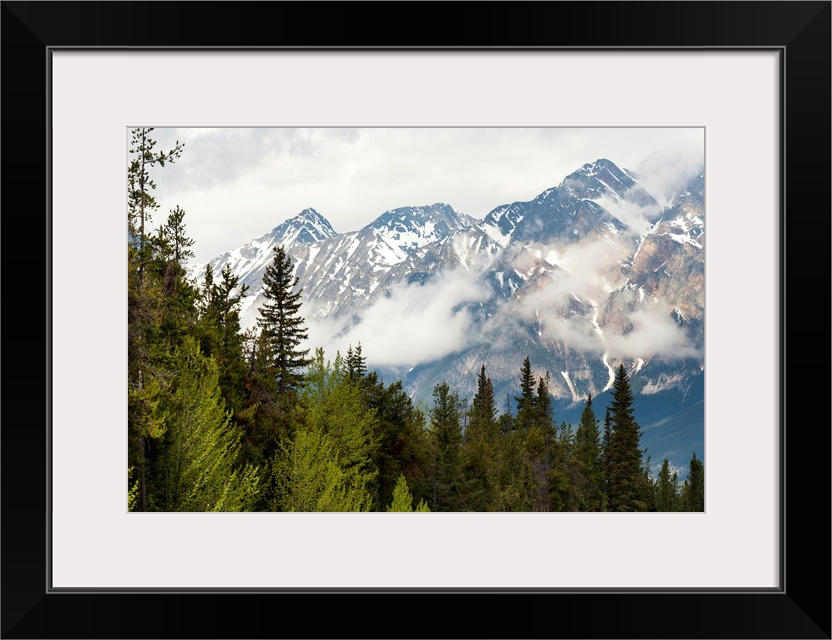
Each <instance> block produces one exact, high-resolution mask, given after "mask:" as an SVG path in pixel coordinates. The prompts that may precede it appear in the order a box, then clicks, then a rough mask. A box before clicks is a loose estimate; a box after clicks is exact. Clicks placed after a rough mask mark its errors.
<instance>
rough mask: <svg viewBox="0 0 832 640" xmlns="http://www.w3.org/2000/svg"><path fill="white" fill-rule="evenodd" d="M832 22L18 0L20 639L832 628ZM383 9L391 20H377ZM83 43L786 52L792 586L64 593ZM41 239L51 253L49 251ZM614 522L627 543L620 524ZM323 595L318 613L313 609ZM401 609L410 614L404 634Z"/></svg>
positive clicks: (11, 205)
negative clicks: (70, 109)
mask: <svg viewBox="0 0 832 640" xmlns="http://www.w3.org/2000/svg"><path fill="white" fill-rule="evenodd" d="M830 15H831V14H830V2H828V1H823V2H756V1H751V2H644V3H640V2H609V3H608V2H534V3H526V2H513V3H502V2H493V3H447V2H446V3H431V2H423V3H358V2H355V3H354V2H341V3H317V2H315V3H293V2H235V3H224V2H206V3H194V2H181V3H180V2H164V3H162V2H147V3H144V2H138V3H135V2H3V3H2V13H0V20H1V21H2V24H1V25H0V26H1V27H2V31H1V32H0V38H1V40H0V42H1V43H2V54H3V55H2V90H3V92H2V96H3V102H2V107H3V108H2V125H3V127H2V150H1V152H2V156H0V159H1V160H2V187H3V188H2V192H0V193H1V194H2V195H1V196H0V197H2V225H3V233H2V237H1V238H0V242H2V253H0V258H1V259H2V285H3V286H2V287H0V291H2V294H3V301H4V302H5V303H6V304H5V313H4V314H3V323H2V344H3V346H4V347H5V348H4V349H3V351H4V353H3V358H2V380H3V386H2V394H3V403H2V419H3V420H2V427H3V428H2V432H0V437H1V438H2V440H1V441H0V442H1V443H2V449H0V455H2V468H0V473H2V476H1V479H2V485H0V491H2V500H0V509H2V541H0V553H2V560H1V561H0V576H1V578H2V603H1V605H0V606H1V607H2V608H1V609H0V614H1V615H2V618H1V619H2V637H3V638H105V637H106V638H121V637H123V638H127V637H137V638H162V637H168V638H172V637H181V638H190V637H194V638H253V637H334V638H338V637H367V638H370V637H506V638H512V637H513V638H525V637H529V638H531V637H535V638H537V637H542V638H548V637H570V638H630V637H640V638H829V637H830V632H831V630H832V624H831V623H830V561H829V560H830V556H829V549H830V512H829V506H830V454H829V452H830V430H829V419H828V408H827V406H826V402H825V401H826V399H827V398H828V393H829V379H828V370H827V373H826V374H825V375H819V374H818V373H817V371H816V370H812V369H811V367H810V364H809V363H810V362H812V361H816V360H818V352H820V361H821V362H822V361H823V360H824V355H825V354H826V353H828V352H829V351H828V349H821V348H820V347H821V346H822V347H827V342H826V341H827V339H828V331H827V326H828V325H827V319H828V311H829V298H828V297H827V296H828V295H829V294H828V292H829V291H830V286H829V284H830V283H829V273H830V271H829V265H830V211H832V206H831V205H830V77H831V76H832V74H830ZM378 19H381V20H382V23H384V24H386V25H387V28H386V29H382V30H380V29H378V28H377V27H376V24H377V20H378ZM61 47H78V48H87V49H108V48H120V49H123V48H126V47H159V48H178V47H183V48H194V49H201V48H215V47H229V48H245V47H287V48H292V47H297V48H308V47H311V48H318V47H326V48H333V47H334V48H355V47H358V48H367V49H384V48H390V47H394V48H398V47H408V48H413V49H421V48H424V47H435V48H466V49H473V50H477V49H482V50H485V49H491V48H509V49H511V48H516V49H524V48H530V47H541V48H579V49H586V48H589V49H593V48H605V49H609V48H614V49H615V48H620V49H627V50H632V49H644V50H654V49H675V48H689V49H694V50H728V49H731V50H734V49H749V50H753V49H769V50H776V51H778V52H779V54H780V61H781V78H783V79H784V80H785V82H784V83H783V91H782V94H781V105H780V106H781V113H782V125H781V132H780V141H781V150H782V151H781V154H782V158H781V160H782V161H781V185H782V186H783V187H784V188H783V189H781V193H782V195H781V212H782V215H781V228H780V235H781V238H782V239H783V242H782V244H781V247H780V257H781V260H780V278H781V282H780V283H779V284H780V291H781V309H780V314H781V317H780V321H781V323H780V324H781V331H782V332H783V333H782V340H781V344H780V363H781V382H780V386H781V389H780V392H781V402H780V414H781V415H780V424H781V441H780V444H781V451H783V457H782V461H781V471H782V473H781V522H780V532H781V539H782V540H783V547H782V550H783V553H782V555H781V571H780V574H781V586H780V588H779V589H776V590H760V591H754V592H749V591H737V592H730V591H729V592H726V591H719V592H715V591H709V590H705V591H701V590H695V589H690V590H682V591H678V590H677V591H675V592H672V593H670V592H663V591H661V590H657V591H653V592H647V591H644V590H635V591H627V590H622V591H617V592H616V591H612V592H602V591H592V590H587V591H584V592H565V593H546V592H528V591H525V592H511V591H506V592H485V593H471V592H467V593H466V592H450V591H421V592H418V591H415V590H413V591H409V592H403V593H387V592H383V591H382V592H373V591H369V590H362V591H354V592H342V593H332V592H309V593H268V592H246V593H235V592H231V591H228V592H223V591H221V590H214V591H211V592H205V593H185V592H182V593H157V592H152V591H149V592H145V593H139V592H131V593H107V592H103V591H102V592H97V593H90V592H78V593H54V592H52V591H51V590H50V589H49V583H48V560H47V546H48V531H49V522H50V519H49V507H48V505H49V502H48V492H47V488H48V482H49V477H50V460H49V457H48V447H47V438H48V427H49V423H50V414H49V402H48V398H49V393H50V388H51V385H58V384H60V381H58V380H52V379H51V378H50V373H49V366H48V363H49V350H48V336H49V335H50V334H49V330H50V321H51V319H50V316H49V300H50V291H49V286H48V283H49V279H48V268H49V267H48V265H49V262H50V261H49V256H50V255H51V253H50V246H51V245H50V243H51V242H55V241H58V240H57V239H53V238H50V237H49V233H48V232H49V227H48V211H49V204H50V190H49V185H50V182H49V169H48V167H49V156H50V153H49V146H48V145H49V137H48V135H47V133H48V131H49V125H50V120H49V117H50V111H49V108H48V107H49V105H48V95H49V93H48V83H49V79H50V78H49V57H50V51H51V50H54V49H56V48H61ZM23 238H28V239H30V240H31V239H34V240H33V241H30V242H22V241H21V240H22V239H23ZM41 240H43V241H42V242H41ZM39 243H40V251H39V252H33V251H32V249H31V247H32V246H33V245H37V244H39ZM786 259H788V262H786ZM786 265H788V268H786ZM51 268H53V269H54V268H59V265H51ZM807 281H809V282H811V283H812V284H811V287H812V290H813V291H818V292H820V294H819V297H820V304H817V303H812V304H811V305H807V303H806V302H805V298H802V297H801V296H797V295H795V294H794V292H795V291H799V290H800V289H801V285H802V284H803V283H805V282H807ZM774 284H776V283H773V286H774ZM816 295H818V294H816ZM789 306H790V307H791V310H792V311H793V312H794V313H793V314H791V315H789V314H787V313H786V311H787V308H789ZM738 312H741V310H738ZM789 319H791V320H792V322H791V323H789V322H788V320H789ZM787 346H788V348H786V347H787ZM807 354H808V355H807ZM788 374H791V375H788ZM787 382H791V385H790V388H791V389H792V393H791V398H790V402H788V404H787V396H788V394H787V388H788V387H787ZM818 400H821V402H819V401H818ZM810 408H811V409H810ZM91 410H93V411H94V407H91ZM807 410H808V411H807ZM786 425H789V427H790V428H789V430H788V435H789V436H791V437H790V438H787V429H786ZM80 426H82V424H81V417H79V427H80ZM82 433H83V429H82V428H79V437H82V435H81V434H82ZM737 477H738V481H741V482H745V483H753V482H754V481H755V478H748V477H743V465H742V461H737ZM610 536H611V543H613V544H614V532H610ZM132 551H134V552H152V550H132ZM680 554H684V550H680ZM310 608H311V611H312V612H314V613H313V615H312V616H310V615H309V614H308V613H306V612H307V611H310ZM389 619H395V620H396V621H397V622H396V625H395V626H392V627H391V626H387V625H386V624H385V621H386V620H389Z"/></svg>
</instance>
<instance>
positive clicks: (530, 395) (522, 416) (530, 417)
mask: <svg viewBox="0 0 832 640" xmlns="http://www.w3.org/2000/svg"><path fill="white" fill-rule="evenodd" d="M534 388H535V379H534V375H533V374H532V365H531V362H530V361H529V357H528V356H526V359H525V360H523V367H522V368H521V369H520V395H519V396H514V400H515V402H517V416H516V417H515V423H516V425H517V429H519V430H520V431H525V430H526V429H528V428H529V427H531V426H532V425H533V424H534V423H535V421H536V418H537V416H536V414H535V393H534Z"/></svg>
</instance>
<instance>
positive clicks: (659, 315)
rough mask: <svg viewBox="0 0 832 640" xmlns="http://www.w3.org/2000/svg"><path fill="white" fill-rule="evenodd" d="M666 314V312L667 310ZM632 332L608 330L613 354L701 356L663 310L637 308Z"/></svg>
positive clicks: (649, 356)
mask: <svg viewBox="0 0 832 640" xmlns="http://www.w3.org/2000/svg"><path fill="white" fill-rule="evenodd" d="M665 311H666V310H665ZM629 320H630V322H632V324H633V327H634V328H633V330H632V331H630V332H628V333H615V332H611V331H605V333H604V336H605V339H606V343H607V345H608V346H609V350H610V355H611V356H612V357H618V358H644V359H645V360H646V359H650V358H660V359H677V358H690V357H701V355H702V354H701V353H700V351H699V350H698V349H697V348H696V347H694V346H693V345H692V344H691V342H690V340H689V339H688V337H687V335H685V332H684V330H683V329H682V328H681V327H680V326H679V325H678V324H676V322H675V321H674V320H673V318H672V317H671V316H670V315H669V314H668V313H666V312H663V311H660V310H656V311H653V310H649V309H644V308H641V309H638V310H636V311H634V312H633V313H631V314H630V316H629Z"/></svg>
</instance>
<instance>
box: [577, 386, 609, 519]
mask: <svg viewBox="0 0 832 640" xmlns="http://www.w3.org/2000/svg"><path fill="white" fill-rule="evenodd" d="M599 437H600V434H599V429H598V419H597V418H596V417H595V411H593V409H592V394H589V395H587V397H586V405H585V406H584V410H583V413H582V414H581V422H580V424H579V425H578V430H577V432H576V433H575V460H576V463H577V464H576V466H577V473H576V478H575V482H574V484H575V486H574V487H573V491H574V493H575V498H576V501H577V504H578V510H579V511H602V510H603V508H604V506H605V505H604V502H605V492H604V464H603V459H602V454H601V443H600V441H599Z"/></svg>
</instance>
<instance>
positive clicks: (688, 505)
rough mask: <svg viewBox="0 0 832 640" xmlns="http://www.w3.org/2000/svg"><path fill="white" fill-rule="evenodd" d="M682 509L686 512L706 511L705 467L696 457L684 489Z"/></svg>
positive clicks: (691, 464) (691, 461)
mask: <svg viewBox="0 0 832 640" xmlns="http://www.w3.org/2000/svg"><path fill="white" fill-rule="evenodd" d="M682 508H683V509H684V510H685V511H705V467H704V465H703V464H702V461H701V460H699V458H697V457H696V452H694V453H693V457H692V458H691V460H690V469H689V471H688V477H687V479H686V480H685V484H684V486H683V487H682Z"/></svg>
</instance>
